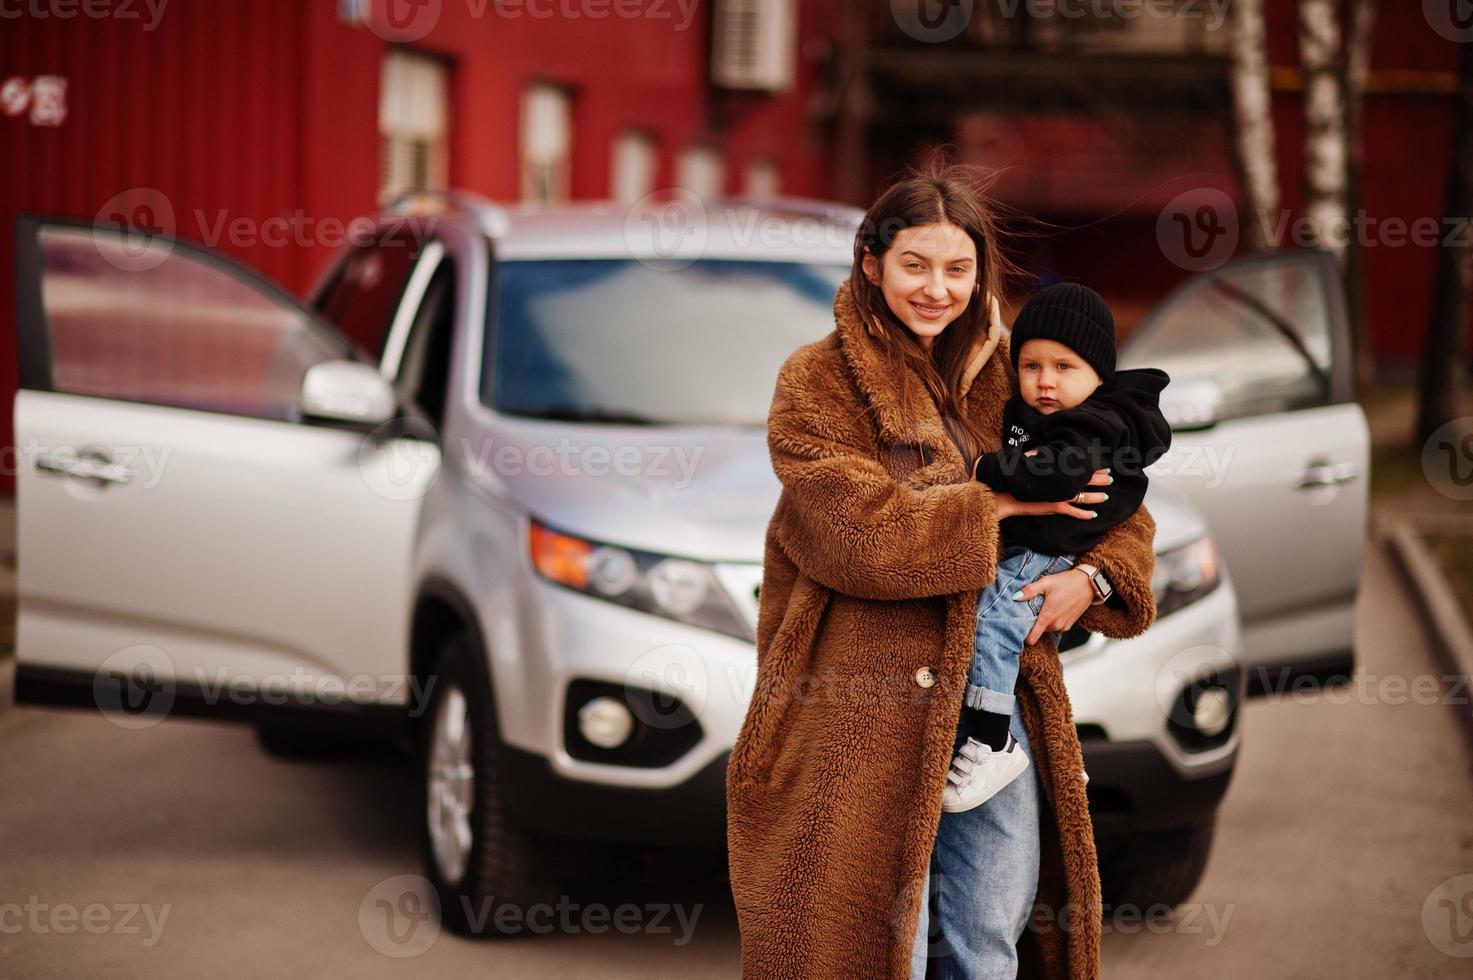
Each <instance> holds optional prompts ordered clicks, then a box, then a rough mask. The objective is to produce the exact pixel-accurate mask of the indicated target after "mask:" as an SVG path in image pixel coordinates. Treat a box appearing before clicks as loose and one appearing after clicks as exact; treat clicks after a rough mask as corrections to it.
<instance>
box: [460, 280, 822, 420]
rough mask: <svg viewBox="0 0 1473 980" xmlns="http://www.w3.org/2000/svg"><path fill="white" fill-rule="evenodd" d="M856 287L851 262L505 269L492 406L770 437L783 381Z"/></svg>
mask: <svg viewBox="0 0 1473 980" xmlns="http://www.w3.org/2000/svg"><path fill="white" fill-rule="evenodd" d="M848 274H849V265H848V264H847V263H846V264H842V265H813V264H804V263H797V262H755V261H732V260H716V259H702V260H698V261H696V262H693V263H691V264H690V265H688V266H686V267H685V268H682V269H678V270H666V269H654V268H650V267H648V266H646V265H644V264H642V263H640V262H637V261H634V260H629V259H595V260H530V259H526V260H510V261H505V260H504V261H501V262H498V263H497V264H496V266H495V268H494V274H493V278H494V288H495V294H496V299H495V301H494V303H493V304H492V310H493V313H494V315H493V316H492V317H491V319H490V336H488V338H487V343H486V344H485V349H486V350H488V351H491V352H492V354H491V356H489V357H487V359H486V361H485V363H484V364H483V371H482V379H481V396H482V399H483V400H484V401H485V402H486V404H488V405H490V406H491V407H493V408H495V409H497V410H498V411H502V412H507V413H510V414H516V415H527V416H534V417H541V418H561V419H570V420H577V421H609V422H630V423H651V424H665V423H671V424H711V425H753V426H760V425H764V424H766V420H767V412H768V409H769V408H770V407H771V403H772V386H773V383H774V381H775V380H776V378H777V370H778V368H779V367H781V366H782V362H783V361H784V360H785V359H786V358H787V356H788V355H789V354H791V353H792V352H793V350H794V349H796V348H797V347H798V346H800V345H802V344H805V343H808V342H809V341H813V340H817V339H819V338H821V337H823V336H824V335H825V334H827V333H828V332H829V331H831V330H832V329H833V327H834V314H833V305H834V293H835V291H836V290H837V289H838V286H839V283H840V282H841V281H843V279H844V278H845V277H846V276H848Z"/></svg>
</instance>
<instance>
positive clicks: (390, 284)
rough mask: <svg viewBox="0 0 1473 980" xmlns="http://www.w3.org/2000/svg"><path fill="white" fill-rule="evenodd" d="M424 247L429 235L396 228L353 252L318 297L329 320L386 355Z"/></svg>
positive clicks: (374, 351)
mask: <svg viewBox="0 0 1473 980" xmlns="http://www.w3.org/2000/svg"><path fill="white" fill-rule="evenodd" d="M423 245H424V238H423V237H422V236H420V235H417V234H414V233H413V232H412V231H411V230H410V229H407V228H402V227H401V228H394V229H390V230H389V231H386V232H384V233H383V234H381V235H379V236H378V237H377V238H376V239H375V240H374V241H373V242H372V243H370V244H367V245H363V246H360V247H358V248H356V249H354V250H352V251H351V252H349V253H348V255H347V256H346V257H345V258H344V259H343V260H342V261H341V262H340V264H339V266H338V270H337V272H336V273H335V274H334V275H333V278H332V281H331V282H330V283H329V284H328V285H327V288H326V289H324V290H323V291H322V293H321V295H320V296H318V299H317V310H318V312H319V313H321V314H322V317H323V319H325V320H327V321H329V322H330V323H333V324H335V325H336V326H337V327H338V329H340V330H342V332H343V333H344V334H346V335H347V336H349V337H351V338H353V339H354V340H355V341H357V342H358V343H359V344H361V345H362V346H363V348H364V350H366V351H368V352H369V353H370V354H372V355H373V357H374V359H375V360H378V359H380V358H382V357H383V353H384V345H385V342H386V341H387V339H388V336H389V326H390V325H391V324H392V323H393V321H394V312H395V311H396V310H397V309H398V308H399V300H400V297H402V296H403V295H404V287H405V286H406V285H407V284H408V283H409V277H410V275H411V274H412V273H413V271H414V265H415V262H416V261H417V260H418V259H419V256H420V253H421V251H422V248H423Z"/></svg>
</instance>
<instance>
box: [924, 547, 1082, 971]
mask: <svg viewBox="0 0 1473 980" xmlns="http://www.w3.org/2000/svg"><path fill="white" fill-rule="evenodd" d="M1004 554H1005V557H1004V560H1003V561H1002V562H1000V563H999V564H998V569H997V580H996V581H995V582H994V583H993V584H992V585H991V586H989V587H988V588H986V589H984V590H983V591H982V593H981V595H980V596H979V598H978V602H977V634H976V640H975V647H974V656H973V658H972V667H971V673H970V675H969V681H970V682H971V683H969V685H968V689H967V690H968V697H969V699H973V692H974V691H976V692H978V693H977V694H976V695H975V699H974V700H975V701H976V702H978V703H983V706H984V708H985V710H990V711H996V710H1002V711H1006V712H1007V713H1008V714H1010V715H1011V716H1012V720H1011V721H1010V723H1009V725H1010V729H1011V731H1012V733H1013V738H1015V739H1016V740H1017V742H1018V747H1017V749H1016V751H1019V752H1022V753H1024V754H1025V755H1029V756H1030V763H1031V752H1032V749H1031V746H1030V745H1029V742H1028V732H1027V730H1026V729H1025V728H1024V727H1023V719H1022V716H1021V715H1019V714H1017V713H1016V712H1014V711H1013V710H1012V709H1013V704H1014V700H1015V699H1014V696H1013V694H1012V690H1013V686H1014V684H1015V683H1016V681H1017V674H1018V654H1019V653H1020V652H1021V651H1022V648H1023V640H1024V639H1026V638H1027V635H1028V631H1029V630H1030V629H1032V627H1033V623H1034V621H1035V619H1036V618H1037V615H1038V609H1039V608H1041V607H1042V605H1043V601H1042V599H1041V598H1036V599H1034V600H1033V601H1031V602H1026V603H1025V602H1017V601H1014V600H1012V599H1011V598H1009V597H1010V596H1012V594H1013V593H1014V592H1016V591H1018V590H1019V589H1021V588H1022V587H1023V586H1024V585H1026V584H1028V583H1029V582H1032V581H1034V580H1035V579H1037V578H1039V577H1040V576H1042V575H1045V574H1052V573H1053V572H1056V571H1062V570H1063V569H1064V568H1066V567H1068V566H1069V564H1071V563H1072V559H1070V558H1069V557H1068V556H1059V557H1057V558H1055V557H1050V556H1047V555H1038V554H1037V553H1035V552H1032V551H1029V550H1027V549H1021V551H1012V550H1009V551H1008V552H1005V553H1004ZM1056 562H1061V563H1060V564H1057V565H1056V564H1054V563H1056ZM1030 573H1031V574H1030ZM1025 575H1026V576H1027V577H1024V576H1025ZM1004 603H1005V604H1006V605H1004ZM1020 630H1021V632H1019V631H1020ZM1009 651H1010V653H1009ZM994 695H1002V696H1003V697H1005V698H1006V702H1005V703H1004V702H1003V701H1002V700H999V699H997V698H996V697H994ZM984 702H985V703H984ZM988 705H992V706H993V707H988ZM964 738H965V728H964V726H963V723H962V719H960V718H959V719H958V721H957V732H956V741H955V744H956V745H957V746H960V745H961V743H962V741H963V740H964ZM1039 799H1040V793H1039V788H1038V774H1037V772H1036V771H1035V770H1034V768H1033V766H1032V765H1031V764H1030V766H1029V768H1028V769H1027V770H1026V771H1025V772H1024V773H1023V774H1022V775H1020V776H1019V777H1018V778H1017V779H1014V780H1013V781H1012V782H1010V783H1008V784H1007V785H1006V786H1004V787H1003V788H1002V789H1001V790H999V791H998V793H997V795H996V796H994V797H993V798H992V799H990V800H988V801H987V802H986V803H985V804H983V805H982V806H979V807H974V808H972V809H971V810H964V811H962V812H961V813H942V814H941V817H940V823H939V824H938V825H937V829H936V844H935V846H934V847H933V848H932V851H931V864H930V867H929V868H928V869H927V871H926V883H925V887H924V890H923V894H924V895H925V896H926V900H923V901H922V902H921V914H920V917H919V919H918V921H917V923H916V934H915V937H914V939H913V941H912V945H911V972H910V975H911V978H912V980H924V978H925V976H926V960H927V958H928V954H929V958H930V959H931V960H932V962H933V965H934V968H935V969H934V973H933V976H934V977H937V978H940V980H953V978H958V980H962V978H965V980H971V978H984V980H992V978H994V977H1013V976H1016V975H1017V972H1018V955H1017V944H1018V940H1019V939H1021V938H1022V936H1023V930H1024V928H1025V927H1026V926H1027V924H1028V916H1029V913H1030V912H1031V911H1032V908H1033V898H1034V896H1035V895H1036V894H1037V893H1038V859H1039V844H1038V833H1039V831H1038V821H1039V807H1040V804H1039ZM928 901H929V902H934V905H935V909H934V917H933V915H932V910H931V909H930V908H928Z"/></svg>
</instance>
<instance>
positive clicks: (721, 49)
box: [711, 0, 798, 92]
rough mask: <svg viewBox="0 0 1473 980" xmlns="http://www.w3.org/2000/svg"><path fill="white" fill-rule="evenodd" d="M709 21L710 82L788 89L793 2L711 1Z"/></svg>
mask: <svg viewBox="0 0 1473 980" xmlns="http://www.w3.org/2000/svg"><path fill="white" fill-rule="evenodd" d="M711 20H712V23H711V81H712V82H713V83H714V84H716V85H718V86H720V87H722V88H733V89H757V90H760V91H766V92H778V91H782V90H784V89H787V88H790V87H792V84H793V74H794V70H795V62H796V60H797V43H798V23H797V20H798V4H797V0H716V5H715V7H714V9H713V11H712V17H711Z"/></svg>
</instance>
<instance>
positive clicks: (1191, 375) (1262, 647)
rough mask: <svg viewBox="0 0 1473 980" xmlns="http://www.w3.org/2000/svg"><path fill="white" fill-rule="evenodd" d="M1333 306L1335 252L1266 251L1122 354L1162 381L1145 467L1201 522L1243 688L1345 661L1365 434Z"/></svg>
mask: <svg viewBox="0 0 1473 980" xmlns="http://www.w3.org/2000/svg"><path fill="white" fill-rule="evenodd" d="M1342 297H1343V293H1342V287H1341V278H1340V273H1339V269H1338V267H1337V266H1336V264H1335V261H1334V259H1333V257H1332V256H1330V255H1329V253H1327V252H1324V251H1320V250H1299V251H1279V252H1264V253H1261V254H1257V255H1253V256H1250V257H1247V258H1244V259H1240V260H1238V261H1236V262H1232V263H1229V264H1227V265H1225V266H1223V267H1222V268H1220V269H1216V270H1214V271H1212V272H1209V273H1204V274H1202V275H1200V276H1197V277H1195V278H1193V279H1191V280H1189V281H1188V282H1187V283H1185V284H1184V285H1183V286H1182V287H1180V288H1179V289H1178V290H1176V291H1175V292H1174V293H1172V294H1171V295H1170V296H1168V297H1167V298H1166V299H1165V300H1164V301H1163V302H1162V304H1161V305H1160V306H1159V307H1158V308H1157V309H1156V310H1155V311H1154V312H1153V313H1152V314H1151V315H1150V316H1149V317H1148V318H1147V320H1146V321H1145V322H1144V323H1142V325H1141V326H1140V328H1139V329H1138V330H1137V331H1136V332H1135V334H1133V335H1132V336H1131V337H1130V339H1129V341H1128V342H1127V344H1126V345H1125V347H1124V349H1123V350H1122V352H1121V358H1120V361H1121V366H1122V367H1147V366H1150V367H1158V368H1161V369H1162V370H1164V371H1166V372H1167V373H1168V374H1169V375H1171V383H1170V384H1169V385H1168V386H1167V387H1166V389H1165V390H1164V391H1163V392H1162V395H1161V405H1162V410H1163V411H1164V412H1165V414H1166V416H1167V418H1168V419H1169V420H1170V421H1171V423H1172V428H1173V435H1172V448H1171V451H1170V452H1169V453H1168V454H1167V455H1166V456H1165V457H1163V458H1162V459H1161V460H1160V461H1159V462H1158V463H1156V464H1155V465H1154V466H1153V467H1152V468H1151V469H1150V471H1149V472H1150V474H1151V477H1152V479H1160V480H1163V481H1165V482H1167V483H1169V484H1170V485H1172V486H1174V487H1176V488H1178V489H1179V490H1181V491H1182V492H1184V493H1185V494H1186V495H1187V496H1188V497H1190V498H1191V499H1192V501H1193V502H1194V503H1195V504H1196V505H1197V506H1198V507H1199V508H1200V509H1201V511H1202V512H1203V514H1204V515H1205V516H1206V519H1207V522H1208V525H1209V526H1210V528H1211V531H1212V535H1213V537H1214V539H1215V540H1216V542H1217V545H1218V549H1219V552H1220V554H1221V555H1222V557H1223V558H1224V560H1225V561H1226V564H1227V568H1228V571H1229V573H1230V574H1231V575H1232V576H1233V583H1234V586H1235V588H1236V590H1237V594H1238V605H1239V609H1240V612H1241V614H1242V617H1243V659H1244V666H1245V669H1246V670H1247V673H1248V675H1249V686H1250V689H1253V690H1262V689H1264V688H1265V687H1268V688H1269V689H1274V690H1277V689H1280V687H1281V685H1282V684H1284V683H1285V682H1286V681H1287V680H1288V679H1289V678H1291V677H1292V676H1294V675H1295V674H1297V673H1299V672H1312V673H1318V674H1322V675H1323V674H1335V673H1344V674H1348V673H1349V671H1350V669H1351V667H1352V666H1353V664H1354V621H1355V597H1356V592H1357V589H1358V587H1359V583H1360V568H1361V554H1362V550H1363V547H1364V543H1365V536H1366V504H1367V493H1368V483H1369V466H1370V438H1369V433H1368V430H1367V426H1366V420H1365V415H1364V413H1363V412H1362V411H1361V408H1360V406H1359V405H1358V404H1357V403H1356V402H1355V401H1353V400H1352V398H1351V382H1352V375H1351V364H1352V357H1351V349H1350V331H1349V327H1348V323H1347V320H1346V316H1345V307H1344V302H1343V298H1342Z"/></svg>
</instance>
